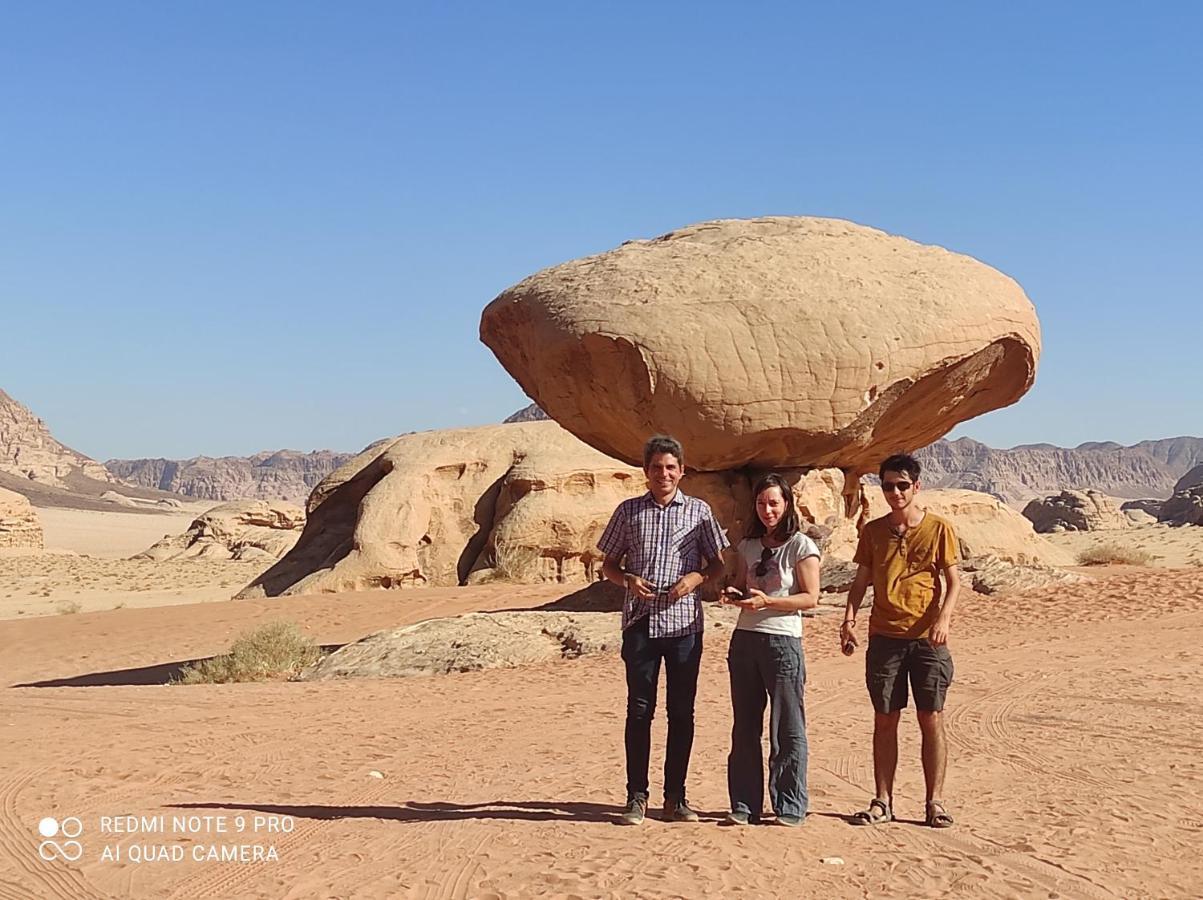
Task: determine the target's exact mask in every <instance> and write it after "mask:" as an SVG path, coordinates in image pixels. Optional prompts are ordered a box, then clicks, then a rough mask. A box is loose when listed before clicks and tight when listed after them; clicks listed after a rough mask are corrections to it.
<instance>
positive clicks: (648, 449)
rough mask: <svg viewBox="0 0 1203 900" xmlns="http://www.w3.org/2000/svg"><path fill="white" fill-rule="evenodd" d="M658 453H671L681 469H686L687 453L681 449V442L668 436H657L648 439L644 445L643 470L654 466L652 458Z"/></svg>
mask: <svg viewBox="0 0 1203 900" xmlns="http://www.w3.org/2000/svg"><path fill="white" fill-rule="evenodd" d="M658 453H671V454H672V455H673V456H675V457H676V458H677V463H678V464H679V465H680V466H681V468H682V469H683V468H685V451H684V450H682V449H681V442H680V441H678V440H677V439H676V438H675V437H669V436H668V435H667V434H655V435H652V436H651V437H650V438H648V440H647V443H646V444H644V445H643V468H644V469H645V470H646V469H647V467H648V466H650V465H651V464H652V457H653V456H655V455H656V454H658Z"/></svg>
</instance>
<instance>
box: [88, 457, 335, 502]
mask: <svg viewBox="0 0 1203 900" xmlns="http://www.w3.org/2000/svg"><path fill="white" fill-rule="evenodd" d="M351 456H352V454H350V453H333V452H331V451H329V450H315V451H314V452H312V453H299V452H297V451H295V450H276V451H264V452H263V453H256V454H255V455H254V456H248V457H242V456H223V457H220V458H218V459H212V458H210V457H207V456H198V457H195V458H193V459H185V460H175V459H110V460H108V461H107V462H106V463H105V467H106V468H107V470H108V471H109V472H111V473H112V474H113V475H115V476H116V477H117V478H120V479H121V480H122V481H124V482H125V483H127V484H132V485H137V486H139V487H146V488H155V489H158V490H162V491H170V492H172V493H176V494H182V495H184V496H186V497H196V498H197V499H199V500H245V499H257V500H287V501H289V502H293V503H304V502H305V500H306V498H308V496H309V494H310V492H311V491H312V490H313V488H314V487H316V486H317V484H318V482H320V481H321V480H322V479H323V478H325V477H326V476H327V475H329V474H330V473H331V472H333V471H334V470H335V469H337V468H338V467H339V466H341V465H342V464H343V463H345V462H346V461H347V460H349V459H350V458H351Z"/></svg>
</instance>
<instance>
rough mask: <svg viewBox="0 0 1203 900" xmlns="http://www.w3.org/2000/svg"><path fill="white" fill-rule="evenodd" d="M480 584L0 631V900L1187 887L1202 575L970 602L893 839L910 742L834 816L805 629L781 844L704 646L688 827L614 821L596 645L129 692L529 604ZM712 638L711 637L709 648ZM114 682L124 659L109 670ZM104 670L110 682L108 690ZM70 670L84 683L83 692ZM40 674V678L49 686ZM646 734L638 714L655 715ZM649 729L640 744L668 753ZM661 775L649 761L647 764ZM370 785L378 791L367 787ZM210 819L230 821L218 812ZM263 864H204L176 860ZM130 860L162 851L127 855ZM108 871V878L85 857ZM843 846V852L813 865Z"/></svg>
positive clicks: (610, 699)
mask: <svg viewBox="0 0 1203 900" xmlns="http://www.w3.org/2000/svg"><path fill="white" fill-rule="evenodd" d="M555 595H556V592H555V591H554V590H552V589H549V588H546V587H544V588H538V589H535V588H530V589H520V590H514V589H511V588H508V587H505V586H501V585H493V586H489V587H481V588H474V589H463V590H454V589H450V590H429V591H417V592H410V593H407V594H405V595H404V596H401V597H399V596H398V595H395V594H387V593H381V592H376V593H371V594H359V595H341V596H324V597H295V598H282V599H276V600H264V601H245V602H236V603H220V604H206V605H185V606H174V607H164V608H159V609H142V610H135V609H123V610H117V611H112V612H102V613H92V614H81V615H77V616H59V617H50V618H40V619H35V620H19V621H10V622H4V623H0V637H2V639H3V642H4V645H5V647H6V648H8V649H7V650H6V653H5V654H4V657H3V658H2V659H0V678H2V679H3V683H5V684H8V685H12V684H28V683H30V682H41V683H46V682H48V681H51V682H52V681H53V679H67V680H68V682H69V683H75V684H79V683H85V682H87V681H88V680H89V679H88V677H87V676H90V678H91V680H92V681H97V680H99V681H101V682H106V683H108V684H109V686H104V687H75V686H55V687H49V686H48V687H8V688H6V689H5V716H4V722H5V724H6V729H5V738H6V748H5V749H6V752H5V762H4V764H3V768H2V770H0V848H3V850H2V852H0V898H5V900H7V898H16V897H22V898H24V897H29V896H37V897H62V898H66V897H70V898H78V897H108V896H128V897H177V898H185V897H188V898H191V897H215V898H226V897H235V896H236V897H273V898H280V897H283V898H310V897H314V898H329V897H337V898H351V897H356V898H358V897H365V898H370V897H574V896H575V897H618V896H623V897H627V896H635V895H638V896H645V897H680V896H686V897H695V896H720V895H721V896H726V895H731V894H735V893H737V892H743V893H744V894H746V895H747V896H789V897H795V896H833V897H853V896H855V897H863V896H900V897H945V896H958V897H961V896H972V897H1016V896H1022V897H1064V898H1115V897H1123V898H1131V897H1194V896H1199V894H1200V892H1201V890H1203V861H1201V860H1200V858H1199V856H1198V854H1197V852H1196V848H1197V846H1198V844H1199V840H1200V831H1201V829H1203V823H1201V822H1200V815H1199V812H1198V807H1199V798H1200V796H1203V793H1201V789H1203V762H1201V761H1200V760H1201V759H1203V756H1201V755H1200V750H1201V749H1203V726H1201V724H1200V722H1201V719H1200V715H1199V713H1200V707H1199V702H1198V698H1197V696H1196V693H1197V691H1196V690H1195V688H1194V684H1195V682H1196V681H1197V672H1198V670H1199V666H1200V664H1201V663H1203V652H1201V651H1200V649H1199V642H1198V634H1199V629H1200V627H1201V626H1203V579H1200V577H1199V573H1198V572H1197V571H1194V570H1187V571H1165V570H1162V571H1151V570H1145V571H1135V572H1128V573H1125V574H1121V575H1118V576H1116V577H1113V578H1109V579H1107V580H1105V581H1102V582H1096V581H1091V582H1086V583H1083V584H1075V585H1071V586H1068V587H1060V588H1057V589H1050V590H1047V591H1043V592H1039V593H1034V594H1031V595H1027V596H1023V597H1004V598H997V599H996V598H989V599H987V598H982V597H977V596H974V597H972V598H971V600H970V601H969V602H967V603H966V604H965V607H966V608H965V611H964V614H963V615H962V616H961V617H960V621H959V622H958V624H957V629H956V632H955V633H954V640H955V644H954V649H955V652H956V653H957V666H958V678H957V684H956V686H955V688H954V690H953V691H952V694H951V699H950V703H949V730H950V736H951V740H952V746H953V748H954V751H955V755H954V759H953V765H952V769H951V772H950V778H949V790H948V799H949V802H950V805H951V809H952V811H953V812H954V813H955V814H956V816H957V817H958V825H957V827H956V828H954V829H952V830H949V831H932V830H930V829H926V828H924V827H921V826H920V825H917V824H915V820H916V819H918V818H919V817H920V816H921V813H922V779H921V775H920V771H919V767H918V764H917V742H916V735H915V729H914V727H913V725H912V724H911V722H910V721H908V722H907V723H906V724H907V726H908V727H906V728H905V729H904V744H903V748H902V754H903V757H902V758H903V761H904V762H903V766H902V770H901V778H900V784H899V797H898V804H897V805H898V809H899V813H900V815H901V816H902V817H903V819H904V820H906V821H903V822H899V823H896V824H892V825H888V826H883V827H879V828H873V829H859V828H853V827H850V826H848V825H847V824H846V823H845V822H844V820H843V816H844V815H845V814H846V813H848V812H850V811H852V810H854V809H856V808H859V807H860V806H861V805H862V804H863V803H864V802H865V800H866V799H867V797H868V795H869V792H870V787H871V762H870V755H869V742H868V737H869V719H868V716H867V714H866V713H867V704H866V701H865V697H864V689H863V685H862V675H861V671H862V670H861V665H862V660H861V658H859V657H858V658H857V659H856V660H855V661H849V660H845V659H844V658H843V657H841V656H839V655H838V653H837V652H836V650H835V647H834V643H835V627H836V622H835V620H834V619H818V620H813V621H811V622H809V623H808V629H809V631H808V634H807V638H806V648H807V658H808V666H809V682H808V689H807V699H808V707H807V709H808V716H809V723H810V738H811V754H812V756H811V770H810V787H811V794H812V816H811V817H810V819H809V820H808V821H807V823H806V824H805V826H804V827H803V828H802V829H799V830H789V829H781V828H772V827H768V826H764V827H756V828H749V829H742V830H730V829H725V828H721V827H718V826H717V824H716V820H717V817H718V816H719V814H721V813H722V812H723V811H724V810H725V808H726V790H725V774H724V765H725V754H726V749H727V737H728V734H727V732H728V728H729V725H730V712H729V707H728V699H727V689H726V674H725V666H724V660H723V656H724V650H725V648H724V647H723V646H722V643H721V641H714V640H712V641H711V643H710V644H709V645H708V646H707V650H706V656H705V661H704V665H703V671H702V678H701V684H700V698H699V705H698V735H697V742H696V747H695V753H694V760H693V767H692V774H691V778H690V785H691V792H692V799H693V801H694V804H695V806H696V807H697V808H699V810H701V811H703V812H704V813H705V821H703V822H702V823H701V824H699V825H696V826H690V825H666V824H663V823H660V822H657V821H649V822H647V823H646V824H645V826H644V827H642V828H637V829H631V828H621V827H617V826H615V825H614V824H612V823H613V818H614V814H615V810H616V805H617V804H618V803H619V801H621V799H622V797H621V793H622V789H621V786H622V781H623V775H622V752H621V731H622V697H623V689H622V672H621V662H620V661H619V660H618V659H617V658H612V657H604V658H590V659H582V660H577V661H573V662H563V663H558V664H552V665H545V666H536V667H529V668H523V669H510V670H491V671H485V672H476V673H468V674H461V675H450V676H445V677H437V678H412V679H405V680H398V681H378V680H376V681H373V680H365V681H354V682H341V683H340V682H333V683H308V684H258V685H227V686H198V687H189V688H183V687H162V686H153V685H138V684H137V683H136V682H137V681H138V680H139V679H143V680H145V679H150V680H153V678H154V676H155V675H156V674H157V673H156V671H155V670H154V669H153V668H144V667H154V666H156V665H159V664H162V663H165V662H173V661H178V660H182V659H188V658H192V657H194V656H199V655H207V654H210V653H213V652H217V651H218V650H221V649H224V647H225V646H228V643H229V641H230V639H231V638H232V636H233V635H235V634H237V633H238V632H240V631H242V630H244V629H246V628H247V627H250V626H251V625H253V624H255V623H258V622H262V621H266V620H268V619H270V618H274V617H280V616H283V617H287V618H292V619H294V620H297V621H300V622H304V623H305V624H306V626H307V628H308V630H309V631H310V633H311V634H313V635H314V636H315V637H316V638H317V639H318V640H319V641H321V642H323V643H338V642H342V641H346V640H349V639H352V638H354V637H356V636H358V635H361V634H366V633H369V632H371V631H373V630H375V629H378V628H380V627H384V626H386V625H394V624H399V623H402V622H405V621H414V620H417V619H420V618H424V617H427V616H430V615H446V614H449V613H452V612H455V611H461V610H466V609H496V608H502V607H506V606H509V607H519V606H531V605H537V603H539V602H543V601H545V600H548V599H552V598H553V597H554V596H555ZM712 637H713V635H712ZM129 670H134V671H132V672H131V671H129ZM106 673H107V674H106ZM81 676H85V677H83V678H82V679H81ZM60 683H61V682H60ZM661 718H662V717H661ZM662 729H663V722H662V721H658V736H657V744H656V746H657V747H658V748H660V747H662V746H663V731H662ZM658 768H659V758H656V759H654V760H653V771H654V772H655V771H656V770H657V769H658ZM373 772H374V773H376V774H377V775H380V776H383V777H375V776H374V775H373V774H371V773H373ZM124 814H129V815H136V816H156V815H159V814H163V815H166V816H167V817H168V820H170V816H171V815H173V814H193V815H204V814H208V815H226V816H229V817H234V816H237V815H243V816H246V817H248V819H247V821H248V822H250V821H251V819H250V818H249V817H253V816H254V815H256V814H258V815H261V816H269V815H280V816H289V817H291V819H289V820H286V821H290V822H292V823H294V824H295V829H294V830H292V831H291V832H290V833H287V834H280V833H276V834H267V833H266V832H261V833H259V834H253V835H250V836H245V835H244V836H243V837H242V838H238V837H230V836H228V835H225V836H223V835H217V834H213V833H208V834H206V833H199V834H192V835H187V836H181V835H179V834H175V833H172V834H166V835H123V834H102V833H100V831H99V817H100V816H116V815H124ZM46 815H57V816H59V817H62V816H66V815H76V816H79V817H80V818H81V820H82V821H83V823H84V825H85V833H84V835H83V837H82V838H81V841H82V843H83V844H84V855H83V857H82V858H81V859H80V860H79V861H78V862H76V863H73V864H68V863H65V862H63V861H61V860H57V861H54V862H44V861H42V860H41V859H39V858H38V856H37V846H38V841H39V838H38V836H37V834H36V831H35V829H36V826H37V822H38V820H39V819H40V818H41V817H43V816H46ZM231 821H233V819H232V818H231ZM239 841H241V842H243V843H248V844H257V845H259V846H260V847H261V848H266V847H268V846H270V847H272V848H274V851H275V853H276V855H277V856H278V861H275V862H257V863H256V862H247V863H241V862H226V863H221V862H213V861H210V862H203V861H194V860H192V859H191V858H190V857H189V855H188V854H190V853H191V848H192V847H194V846H201V845H208V844H213V843H232V842H239ZM135 844H143V845H152V846H153V845H156V844H165V845H167V846H169V847H171V846H180V847H182V848H185V850H186V851H187V852H186V853H185V859H183V860H182V861H179V862H173V861H164V862H157V863H147V862H143V863H141V864H137V863H133V862H130V861H129V860H128V854H129V851H130V848H131V847H132V846H133V845H135ZM106 845H108V846H111V847H117V846H119V847H121V848H122V850H123V851H124V854H125V858H123V860H122V861H121V862H114V861H102V860H101V859H100V855H101V852H102V849H103V848H104V847H105V846H106ZM830 857H839V858H841V859H842V860H843V861H844V864H843V865H832V864H829V863H824V862H822V860H823V859H825V858H830Z"/></svg>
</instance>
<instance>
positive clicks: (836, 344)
mask: <svg viewBox="0 0 1203 900" xmlns="http://www.w3.org/2000/svg"><path fill="white" fill-rule="evenodd" d="M480 336H481V340H482V341H484V343H485V344H486V345H488V347H489V348H490V349H491V350H492V351H493V352H494V354H496V356H497V358H498V359H499V360H500V361H501V364H502V365H503V366H504V367H505V368H506V370H507V371H509V373H510V374H511V375H512V376H513V377H514V378H515V379H516V380H517V381H518V383H519V384H520V385H521V386H522V388H523V390H524V391H526V393H527V394H528V395H529V396H530V397H531V398H533V399H534V400H535V401H536V403H538V404H539V406H540V407H542V408H543V409H544V410H546V411H547V413H548V414H549V415H550V416H551V417H552V418H554V419H555V420H556V421H558V422H559V423H560V424H561V425H563V426H564V427H565V428H567V429H568V430H569V431H571V432H572V433H573V434H575V435H577V436H578V437H579V438H581V440H583V441H585V443H587V444H590V445H591V446H593V447H596V448H597V449H599V450H601V451H602V452H604V453H607V454H609V455H611V456H614V457H617V458H619V459H622V460H624V461H626V462H628V463H632V464H636V465H637V464H639V463H640V462H641V458H640V454H641V449H642V446H643V442H644V441H645V440H646V439H647V437H648V435H649V434H652V433H655V432H667V433H669V434H672V435H674V436H675V437H677V438H678V439H680V440H682V441H683V442H684V445H685V448H686V463H687V465H692V466H694V467H696V468H700V469H703V470H710V471H720V470H726V469H732V468H739V467H743V466H749V465H750V466H761V467H776V466H798V465H807V466H814V467H826V466H836V467H839V468H843V469H846V470H854V471H855V470H859V471H868V470H870V469H871V468H873V467H875V466H876V465H877V463H878V462H879V461H880V460H881V459H882V458H883V457H884V456H886V455H888V454H889V453H892V452H895V451H897V450H899V449H914V448H917V447H922V446H924V445H926V444H929V443H931V442H932V441H934V440H935V439H936V438H938V437H940V436H941V435H943V434H945V433H947V432H948V431H949V430H950V429H951V428H953V427H954V426H955V425H956V424H958V423H960V422H963V421H965V420H966V419H970V418H973V417H974V416H977V415H981V414H982V413H984V412H988V411H989V410H992V409H997V408H999V407H1003V406H1007V405H1009V404H1011V403H1014V402H1015V401H1016V400H1018V399H1019V398H1020V397H1021V396H1022V395H1023V394H1024V392H1026V391H1027V389H1028V388H1029V387H1030V386H1031V384H1032V381H1033V379H1034V377H1035V372H1036V362H1037V359H1038V357H1039V353H1040V329H1039V323H1038V322H1037V319H1036V313H1035V310H1034V309H1033V307H1032V304H1031V302H1030V301H1029V300H1028V298H1027V297H1026V296H1025V294H1024V292H1023V290H1022V289H1021V288H1020V286H1019V285H1018V284H1016V283H1015V282H1014V281H1013V280H1012V279H1010V278H1008V277H1007V276H1006V275H1003V274H1002V273H1000V272H998V271H996V270H995V269H992V268H990V267H989V266H986V265H984V264H983V263H980V262H978V261H977V260H975V259H972V258H970V257H968V256H963V255H960V254H956V253H951V252H949V251H948V250H945V249H943V248H941V247H933V246H925V245H922V244H917V243H915V242H913V241H910V240H907V239H905V238H902V237H898V236H895V235H890V234H886V233H885V232H883V231H878V230H876V229H873V228H866V227H864V226H861V225H855V224H853V223H851V222H845V221H840V220H834V219H815V218H786V217H777V218H762V219H748V220H732V219H728V220H721V221H715V222H706V223H703V224H700V225H693V226H690V227H687V228H683V229H680V230H678V231H674V232H671V233H669V234H666V235H663V236H662V237H659V238H655V239H653V240H643V241H628V242H627V243H625V244H623V245H622V246H621V247H618V248H617V249H614V250H611V251H608V252H606V253H602V254H600V255H598V256H592V257H588V258H585V259H579V260H575V261H572V262H568V263H565V264H563V265H559V266H555V267H553V268H550V269H545V270H543V271H541V272H538V273H536V274H534V275H532V276H530V277H529V278H527V279H525V280H524V281H522V282H520V283H519V284H517V285H514V286H513V287H511V288H509V289H508V290H506V291H504V292H503V293H502V294H501V295H499V296H498V297H497V298H496V299H495V300H494V301H493V302H492V303H490V304H489V306H488V307H487V308H486V309H485V310H484V313H483V315H482V317H481V324H480Z"/></svg>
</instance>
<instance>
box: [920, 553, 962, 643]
mask: <svg viewBox="0 0 1203 900" xmlns="http://www.w3.org/2000/svg"><path fill="white" fill-rule="evenodd" d="M943 571H944V586H945V589H946V590H947V593H945V594H944V602H943V603H942V604H940V615H939V616H938V617H937V618H936V621H935V624H934V625H932V627H931V632H930V634H928V636H927V639H928V641H929V642H930V643H931V645H932V646H933V647H939V646H941V645H942V644H947V643H948V630H949V628H951V627H952V611H953V609H954V608H955V607H956V605H957V598H958V597H960V596H961V572H960V570H959V569H958V568H957V567H956V565H955V564H953V565H951V566H946V567H945V568H944V570H943Z"/></svg>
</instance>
